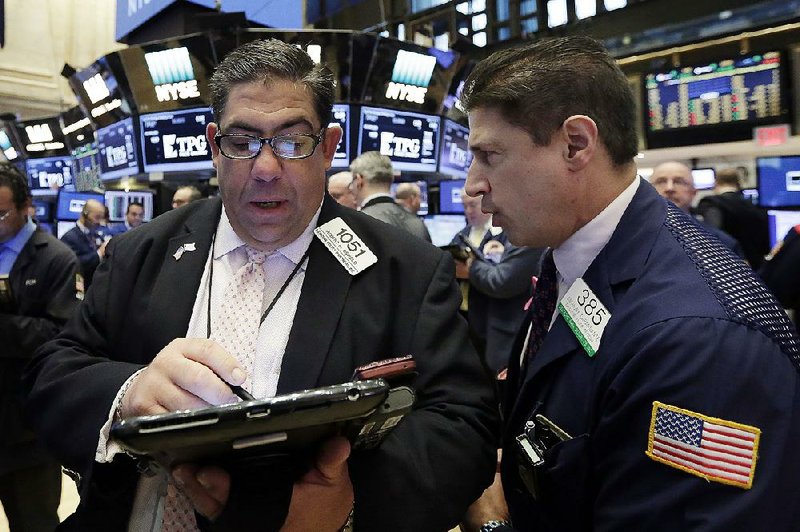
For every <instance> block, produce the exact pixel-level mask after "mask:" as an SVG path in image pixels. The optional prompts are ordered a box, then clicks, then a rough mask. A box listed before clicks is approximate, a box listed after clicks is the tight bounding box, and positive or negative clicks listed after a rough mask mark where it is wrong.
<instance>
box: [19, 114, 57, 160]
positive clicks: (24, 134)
mask: <svg viewBox="0 0 800 532" xmlns="http://www.w3.org/2000/svg"><path fill="white" fill-rule="evenodd" d="M16 126H17V131H19V136H20V138H21V139H22V143H23V147H24V149H25V153H27V155H28V157H36V158H38V159H42V158H45V157H59V156H64V155H67V154H68V153H69V150H67V144H66V141H65V139H64V133H63V132H62V131H61V121H60V120H59V117H58V116H53V117H50V118H40V119H38V120H25V121H22V122H17V124H16Z"/></svg>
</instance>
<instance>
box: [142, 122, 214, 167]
mask: <svg viewBox="0 0 800 532" xmlns="http://www.w3.org/2000/svg"><path fill="white" fill-rule="evenodd" d="M213 120H214V119H213V117H212V115H211V109H210V108H208V107H202V108H199V109H185V110H180V111H163V112H160V113H152V114H147V115H141V116H140V117H139V123H140V125H141V130H142V153H143V154H144V161H143V162H144V171H145V172H176V171H177V172H179V171H191V170H211V169H212V168H213V167H214V165H213V164H212V163H211V148H210V147H209V146H208V141H207V140H206V125H207V124H208V123H209V122H212V121H213Z"/></svg>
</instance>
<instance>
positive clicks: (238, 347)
mask: <svg viewBox="0 0 800 532" xmlns="http://www.w3.org/2000/svg"><path fill="white" fill-rule="evenodd" d="M244 249H245V251H247V263H246V264H245V265H244V266H242V267H241V268H239V270H238V271H237V272H236V274H235V275H234V278H233V279H232V280H231V283H230V285H229V286H228V288H227V290H226V291H225V299H224V300H223V303H222V309H221V312H220V318H219V320H218V321H217V323H216V324H214V327H213V328H212V330H211V338H212V339H213V340H216V341H217V342H219V343H220V344H221V345H222V347H224V348H225V349H226V350H227V351H228V352H229V353H230V354H231V355H233V356H234V357H235V358H236V360H237V361H238V362H239V364H240V365H241V366H242V368H243V369H244V371H245V373H247V380H245V382H244V384H243V385H242V386H243V387H244V388H246V389H247V390H251V389H252V385H253V381H252V378H251V373H252V371H253V362H254V360H255V356H256V341H257V340H258V329H259V327H260V325H261V312H262V308H261V307H262V305H263V303H264V290H265V289H266V285H267V282H266V276H265V275H264V267H263V264H264V261H265V260H266V258H267V254H266V253H264V252H263V251H258V250H257V249H253V248H251V247H250V246H245V247H244Z"/></svg>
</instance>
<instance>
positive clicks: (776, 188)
mask: <svg viewBox="0 0 800 532" xmlns="http://www.w3.org/2000/svg"><path fill="white" fill-rule="evenodd" d="M756 170H757V175H758V201H759V204H760V205H761V206H762V207H800V156H796V155H794V156H784V157H756Z"/></svg>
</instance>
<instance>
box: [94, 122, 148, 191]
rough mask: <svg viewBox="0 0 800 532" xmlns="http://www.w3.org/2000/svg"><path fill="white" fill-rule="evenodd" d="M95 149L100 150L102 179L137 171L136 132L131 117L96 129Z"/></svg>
mask: <svg viewBox="0 0 800 532" xmlns="http://www.w3.org/2000/svg"><path fill="white" fill-rule="evenodd" d="M97 149H98V151H99V152H100V176H101V177H102V178H103V179H116V178H118V177H125V176H129V175H133V174H138V173H139V155H138V152H137V150H136V134H135V133H134V130H133V120H132V119H131V118H126V119H124V120H120V121H119V122H117V123H115V124H112V125H110V126H108V127H104V128H102V129H98V130H97Z"/></svg>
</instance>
